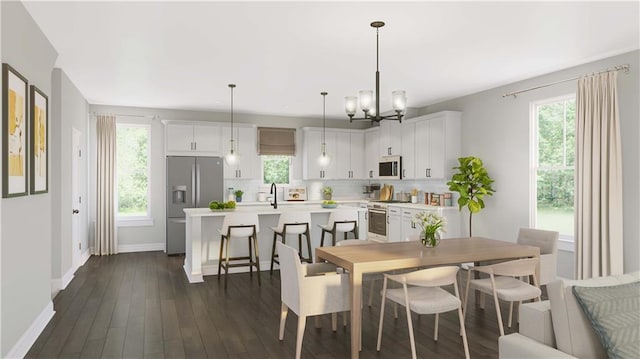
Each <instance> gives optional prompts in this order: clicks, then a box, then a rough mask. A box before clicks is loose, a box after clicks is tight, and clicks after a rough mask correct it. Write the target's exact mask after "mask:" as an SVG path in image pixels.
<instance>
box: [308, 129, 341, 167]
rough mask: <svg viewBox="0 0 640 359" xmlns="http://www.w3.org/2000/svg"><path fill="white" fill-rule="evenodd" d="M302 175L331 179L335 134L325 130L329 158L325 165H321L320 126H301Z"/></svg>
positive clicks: (334, 158) (334, 159)
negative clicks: (302, 133)
mask: <svg viewBox="0 0 640 359" xmlns="http://www.w3.org/2000/svg"><path fill="white" fill-rule="evenodd" d="M302 130H303V131H304V135H303V149H302V156H303V157H302V177H303V178H304V179H333V178H334V173H335V171H336V164H335V163H336V155H335V154H336V136H335V133H334V132H331V131H330V130H325V143H326V152H327V155H328V156H329V158H330V161H329V164H328V165H327V166H324V167H323V166H321V165H320V163H319V162H318V158H319V157H320V155H321V146H322V128H303V129H302Z"/></svg>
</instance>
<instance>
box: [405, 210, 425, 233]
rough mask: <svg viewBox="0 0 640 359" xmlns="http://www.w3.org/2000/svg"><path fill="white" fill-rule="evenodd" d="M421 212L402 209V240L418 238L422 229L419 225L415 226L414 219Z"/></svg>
mask: <svg viewBox="0 0 640 359" xmlns="http://www.w3.org/2000/svg"><path fill="white" fill-rule="evenodd" d="M418 212H419V211H417V210H411V209H407V208H403V209H402V240H403V241H404V240H406V239H407V238H408V237H417V236H419V235H420V232H421V231H422V229H421V228H420V226H419V225H417V224H413V218H414V217H415V215H416V213H418Z"/></svg>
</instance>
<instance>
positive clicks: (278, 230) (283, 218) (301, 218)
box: [269, 211, 313, 275]
mask: <svg viewBox="0 0 640 359" xmlns="http://www.w3.org/2000/svg"><path fill="white" fill-rule="evenodd" d="M310 224H311V213H309V212H304V211H300V212H297V211H296V212H284V213H282V214H280V218H279V219H278V225H277V226H275V227H273V228H271V229H272V230H273V247H272V248H271V268H270V269H269V272H270V273H271V274H272V275H273V264H274V263H278V264H280V261H279V260H278V254H277V253H276V242H277V241H278V236H279V237H280V238H282V243H284V244H286V243H287V235H297V236H298V253H299V254H300V260H301V261H303V262H307V263H313V257H312V255H311V235H310V234H309V225H310ZM303 235H304V236H305V237H306V239H307V257H303V256H302V250H303V247H302V236H303Z"/></svg>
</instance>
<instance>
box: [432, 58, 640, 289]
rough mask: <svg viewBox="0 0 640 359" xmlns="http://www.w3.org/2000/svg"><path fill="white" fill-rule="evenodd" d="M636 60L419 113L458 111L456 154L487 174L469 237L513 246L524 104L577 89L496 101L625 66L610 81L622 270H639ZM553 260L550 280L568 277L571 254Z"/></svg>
mask: <svg viewBox="0 0 640 359" xmlns="http://www.w3.org/2000/svg"><path fill="white" fill-rule="evenodd" d="M639 54H640V51H633V52H630V53H626V54H622V55H619V56H614V57H610V58H607V59H603V60H600V61H595V62H591V63H588V64H585V65H581V66H577V67H573V68H569V69H566V70H562V71H558V72H554V73H551V74H548V75H544V76H540V77H537V78H533V79H529V80H526V81H521V82H518V83H514V84H510V85H506V86H502V87H499V88H495V89H491V90H487V91H484V92H480V93H477V94H473V95H469V96H465V97H461V98H457V99H454V100H450V101H445V102H442V103H438V104H435V105H432V106H427V107H425V108H423V109H421V110H420V112H421V114H428V113H433V112H438V111H442V110H457V111H462V112H463V116H462V118H463V120H462V143H463V145H462V154H463V155H464V156H471V155H473V156H478V157H480V158H481V159H482V160H483V161H484V163H485V165H486V167H487V169H488V170H489V175H491V177H493V179H495V185H494V188H495V189H496V193H495V195H494V196H493V197H489V198H488V199H486V201H485V202H486V204H487V207H486V208H485V209H484V210H483V211H482V212H481V213H479V214H478V215H475V216H474V222H473V232H474V235H475V234H477V235H480V236H487V237H490V238H496V239H504V240H511V241H515V239H516V236H517V233H518V228H519V227H528V226H529V209H530V205H529V200H530V199H529V193H530V191H529V138H530V134H529V105H530V103H531V102H534V101H538V100H542V99H547V98H552V97H557V96H561V95H566V94H570V93H575V91H576V86H577V85H576V82H575V81H571V82H567V83H564V84H559V85H555V86H550V87H546V88H543V89H539V90H535V91H530V92H526V93H522V94H520V95H518V96H517V97H516V98H515V99H514V98H512V97H509V98H503V97H502V94H504V93H507V92H510V91H514V90H519V89H522V88H528V87H532V86H536V85H540V84H545V83H550V82H555V81H559V80H563V79H567V78H572V77H576V76H580V75H582V74H586V73H591V72H594V71H600V70H603V69H606V68H611V67H614V66H616V65H620V64H624V63H628V64H630V65H631V70H630V72H629V73H628V74H624V73H619V76H618V94H619V110H620V127H621V137H622V162H623V163H622V165H623V193H624V251H625V257H624V262H625V263H624V270H625V272H630V271H634V270H639V269H640V261H638V253H640V221H638V218H640V207H639V206H638V203H640V186H638V183H640V163H639V162H640V161H639V160H638V159H639V158H640V147H639V142H638V138H640V136H639V135H640V125H639V123H638V118H640V111H639V108H638V107H639V105H638V97H639V94H640V89H639V73H640V71H639V70H640V68H639V67H640V61H639ZM463 223H464V221H463ZM467 228H468V226H467ZM559 260H560V261H561V262H560V263H559V266H558V269H559V272H558V274H559V275H560V276H563V277H568V278H573V277H574V273H573V253H572V252H565V253H561V254H560V255H559Z"/></svg>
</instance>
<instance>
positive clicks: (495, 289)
mask: <svg viewBox="0 0 640 359" xmlns="http://www.w3.org/2000/svg"><path fill="white" fill-rule="evenodd" d="M537 265H538V258H525V259H516V260H512V261H507V262H501V263H496V264H491V265H486V266H477V267H473V268H470V269H469V271H468V274H467V286H466V289H465V294H464V314H465V316H466V313H467V303H468V299H469V288H471V289H475V290H479V291H481V292H483V293H486V294H489V295H492V296H493V300H494V303H495V306H496V316H497V317H498V327H499V328H500V335H501V336H502V335H504V327H503V325H502V315H501V314H500V302H499V300H500V299H502V300H504V301H507V302H509V306H510V312H509V327H511V317H512V312H513V310H512V309H513V302H521V301H523V300H529V299H537V300H540V294H541V291H540V288H538V279H537V278H536V274H535V273H536V267H537ZM473 271H477V272H481V273H485V274H488V275H489V278H483V279H471V272H473ZM528 276H531V277H533V285H531V284H529V283H526V282H524V281H522V280H520V279H518V278H520V277H528Z"/></svg>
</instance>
